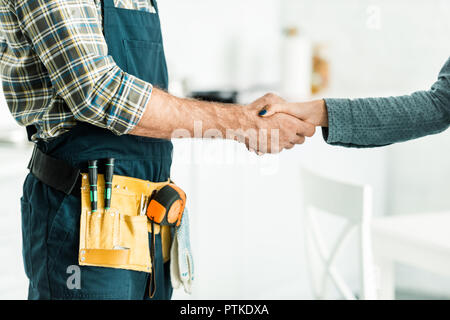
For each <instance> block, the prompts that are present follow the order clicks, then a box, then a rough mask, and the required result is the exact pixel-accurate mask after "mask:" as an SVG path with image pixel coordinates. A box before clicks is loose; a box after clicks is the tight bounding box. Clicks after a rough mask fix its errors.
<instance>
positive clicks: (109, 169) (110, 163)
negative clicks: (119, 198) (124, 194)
mask: <svg viewBox="0 0 450 320" xmlns="http://www.w3.org/2000/svg"><path fill="white" fill-rule="evenodd" d="M113 175H114V158H108V159H106V163H105V210H108V209H110V208H111V195H112V181H113Z"/></svg>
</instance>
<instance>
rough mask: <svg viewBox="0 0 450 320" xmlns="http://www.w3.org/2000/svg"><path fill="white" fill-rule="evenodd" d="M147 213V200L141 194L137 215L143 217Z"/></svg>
mask: <svg viewBox="0 0 450 320" xmlns="http://www.w3.org/2000/svg"><path fill="white" fill-rule="evenodd" d="M146 212H147V199H146V198H145V196H144V194H141V204H140V209H139V215H141V216H145V214H146Z"/></svg>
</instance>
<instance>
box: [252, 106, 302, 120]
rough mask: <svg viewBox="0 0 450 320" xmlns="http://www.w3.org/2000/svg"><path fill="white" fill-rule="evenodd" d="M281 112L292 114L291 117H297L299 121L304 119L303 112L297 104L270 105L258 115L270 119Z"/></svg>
mask: <svg viewBox="0 0 450 320" xmlns="http://www.w3.org/2000/svg"><path fill="white" fill-rule="evenodd" d="M279 112H282V113H287V114H290V115H291V116H294V117H297V118H299V119H302V117H303V113H302V110H301V108H300V107H299V105H298V104H296V103H274V104H268V105H266V106H265V107H264V108H263V109H261V111H260V112H259V114H258V115H259V116H261V117H270V116H272V115H274V114H275V113H279Z"/></svg>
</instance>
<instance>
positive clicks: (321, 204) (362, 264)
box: [301, 169, 375, 299]
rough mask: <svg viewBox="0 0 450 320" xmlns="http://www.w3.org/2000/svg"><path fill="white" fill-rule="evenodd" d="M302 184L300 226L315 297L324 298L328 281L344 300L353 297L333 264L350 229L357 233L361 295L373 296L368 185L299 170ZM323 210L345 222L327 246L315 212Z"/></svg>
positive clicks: (369, 190) (366, 297) (370, 204)
mask: <svg viewBox="0 0 450 320" xmlns="http://www.w3.org/2000/svg"><path fill="white" fill-rule="evenodd" d="M301 173H302V176H301V182H302V186H303V204H304V209H305V210H304V213H305V219H304V227H305V235H306V246H307V247H306V250H307V262H308V265H309V269H310V273H311V276H312V277H311V279H312V280H313V281H312V283H313V291H314V294H315V296H316V298H317V299H324V298H325V296H326V293H327V288H328V283H329V280H331V282H332V283H333V284H334V286H335V288H336V289H337V290H338V292H339V293H340V294H341V295H342V296H343V297H344V298H345V299H356V297H355V294H354V293H353V292H352V290H351V289H350V287H349V286H348V284H347V283H346V282H345V280H344V278H343V277H342V275H341V273H340V272H339V270H338V269H337V268H336V267H335V265H334V263H335V260H336V256H337V254H338V252H339V251H340V249H341V248H342V247H343V245H344V244H345V240H346V239H348V237H349V235H351V234H352V233H353V232H355V231H356V232H358V251H359V252H360V255H359V259H358V264H359V265H358V267H359V269H360V271H361V298H362V299H374V298H375V279H374V274H373V258H372V247H371V237H370V219H371V216H372V189H371V187H370V186H369V185H354V184H349V183H345V182H340V181H336V180H333V179H329V178H325V177H322V176H320V175H317V174H315V173H313V172H311V171H309V170H307V169H302V170H301ZM318 212H326V213H328V214H332V215H335V216H338V217H340V218H342V219H344V221H345V226H344V228H343V229H342V230H341V232H340V233H339V235H338V237H337V238H336V240H335V241H334V243H333V244H332V245H331V250H329V249H328V247H327V245H326V243H325V241H324V236H323V235H324V233H323V231H322V230H321V228H320V226H319V223H318V220H317V213H318ZM314 255H315V256H317V257H318V259H316V260H318V262H319V264H320V265H321V266H322V268H321V269H322V272H321V273H320V274H318V272H317V268H316V266H317V265H316V266H315V265H313V263H314V260H313V256H314Z"/></svg>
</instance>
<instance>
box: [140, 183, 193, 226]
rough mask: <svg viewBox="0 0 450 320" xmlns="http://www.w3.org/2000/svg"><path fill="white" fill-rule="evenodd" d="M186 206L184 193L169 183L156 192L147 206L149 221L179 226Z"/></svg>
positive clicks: (162, 224)
mask: <svg viewBox="0 0 450 320" xmlns="http://www.w3.org/2000/svg"><path fill="white" fill-rule="evenodd" d="M185 206H186V194H185V193H184V191H183V190H181V189H180V188H179V187H178V186H176V185H175V184H173V183H171V184H168V185H166V186H164V187H162V188H161V189H160V190H159V191H157V192H156V194H155V195H154V197H153V198H152V200H151V201H150V204H149V205H148V208H147V217H148V218H149V219H150V221H153V222H154V223H157V224H159V225H161V226H177V227H178V226H180V224H181V219H182V217H183V212H184V207H185Z"/></svg>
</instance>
